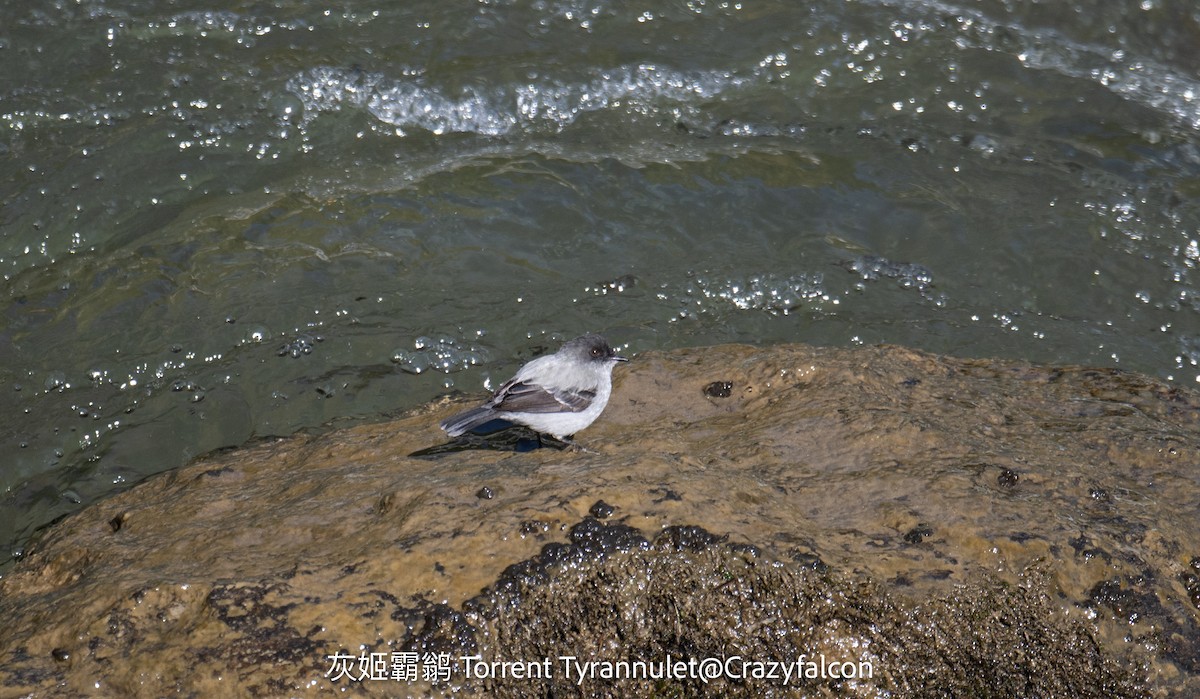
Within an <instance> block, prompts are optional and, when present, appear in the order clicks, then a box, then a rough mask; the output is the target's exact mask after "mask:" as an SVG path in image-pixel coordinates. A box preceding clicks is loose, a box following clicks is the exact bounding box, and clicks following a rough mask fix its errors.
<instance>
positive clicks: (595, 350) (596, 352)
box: [592, 347, 600, 357]
mask: <svg viewBox="0 0 1200 699" xmlns="http://www.w3.org/2000/svg"><path fill="white" fill-rule="evenodd" d="M592 356H593V357H599V356H600V348H599V347H593V348H592Z"/></svg>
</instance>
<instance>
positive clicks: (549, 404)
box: [492, 381, 596, 413]
mask: <svg viewBox="0 0 1200 699" xmlns="http://www.w3.org/2000/svg"><path fill="white" fill-rule="evenodd" d="M595 397H596V392H595V391H568V390H564V389H560V388H555V389H547V388H545V387H544V386H539V385H537V384H533V383H527V382H524V381H521V382H515V381H514V382H510V383H507V384H505V385H503V386H501V387H500V390H498V391H496V395H495V396H494V397H493V398H492V401H493V402H492V409H493V410H507V411H510V412H515V413H577V412H580V411H581V410H586V409H587V407H588V406H589V405H591V404H592V399H593V398H595Z"/></svg>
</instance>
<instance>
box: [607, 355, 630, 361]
mask: <svg viewBox="0 0 1200 699" xmlns="http://www.w3.org/2000/svg"><path fill="white" fill-rule="evenodd" d="M609 359H611V360H613V361H614V362H628V361H629V357H622V356H621V355H619V354H614V355H613V356H611V357H609Z"/></svg>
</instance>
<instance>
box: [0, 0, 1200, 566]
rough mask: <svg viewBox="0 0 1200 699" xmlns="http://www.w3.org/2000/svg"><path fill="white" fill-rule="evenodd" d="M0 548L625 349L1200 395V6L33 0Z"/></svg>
mask: <svg viewBox="0 0 1200 699" xmlns="http://www.w3.org/2000/svg"><path fill="white" fill-rule="evenodd" d="M0 16H3V17H4V18H5V19H4V21H3V22H2V23H0V66H2V69H0V289H2V293H0V396H3V398H2V399H0V448H2V449H3V457H2V458H0V494H2V497H0V546H5V547H6V549H5V551H4V553H5V554H10V553H11V554H12V555H20V554H21V551H22V549H23V546H24V542H25V541H26V539H27V538H28V536H29V535H30V534H31V533H32V532H33V531H34V530H35V529H36V528H37V527H39V526H41V525H44V524H45V523H46V522H48V521H50V520H52V519H53V518H55V517H57V516H60V515H62V514H65V513H68V512H71V511H74V510H76V509H78V508H79V507H81V506H82V505H84V504H86V503H88V502H92V501H94V500H96V499H97V498H100V497H103V496H105V495H107V494H111V493H113V492H115V491H117V490H120V489H123V488H126V487H128V486H129V485H130V484H132V483H135V482H137V481H138V480H140V479H142V478H144V477H145V476H147V475H149V474H153V473H157V472H161V471H164V470H168V469H171V468H174V467H177V466H179V465H181V464H183V463H185V462H186V461H187V460H188V459H190V458H192V457H194V456H196V455H198V454H202V453H205V452H208V451H211V450H213V449H217V448H221V447H228V446H234V445H240V444H243V443H245V442H246V441H247V440H250V439H253V438H255V437H260V436H264V435H276V434H290V433H293V432H296V431H298V430H305V429H317V428H320V427H322V426H326V425H329V424H330V423H334V422H340V421H346V420H363V419H377V418H378V417H379V416H381V415H385V414H394V413H396V412H398V411H401V410H404V409H407V408H411V407H413V406H416V405H419V404H421V403H423V402H426V401H429V400H431V399H433V398H435V397H437V396H438V395H441V394H444V393H446V392H449V391H451V390H459V391H464V392H471V393H482V392H483V391H484V390H485V389H486V388H488V387H495V385H496V383H497V382H498V381H500V380H503V379H504V378H506V377H507V375H508V374H509V372H511V371H512V370H513V368H514V367H515V366H516V365H517V364H518V363H519V362H520V361H523V360H524V359H527V358H528V357H529V356H531V355H532V354H534V353H536V352H538V351H542V350H543V349H544V348H553V347H555V346H556V345H557V343H558V342H560V341H561V340H563V339H565V338H569V337H571V336H573V335H575V334H579V333H581V332H583V331H586V330H593V331H598V332H603V333H605V334H607V335H608V336H609V338H610V339H611V340H613V341H614V343H617V344H620V345H621V346H622V347H624V348H625V350H626V351H627V352H629V353H633V354H635V355H636V353H637V352H639V351H642V350H646V349H650V348H671V347H679V346H692V345H704V344H712V343H723V342H752V343H762V344H771V343H778V342H808V343H816V344H828V345H858V344H871V343H881V342H887V343H899V344H904V345H910V346H914V347H919V348H923V349H927V350H931V351H935V352H941V353H949V354H955V355H961V356H980V357H993V356H994V357H1008V358H1021V359H1029V360H1034V361H1039V362H1056V363H1074V364H1094V365H1104V366H1118V367H1122V368H1127V369H1132V370H1137V371H1141V372H1146V373H1148V374H1151V375H1154V376H1157V377H1160V378H1163V379H1166V380H1169V381H1172V382H1176V383H1178V384H1179V385H1183V386H1189V387H1191V386H1195V384H1196V382H1197V380H1200V369H1198V367H1197V362H1198V361H1200V271H1197V269H1196V266H1197V263H1198V262H1200V230H1198V228H1200V210H1198V207H1197V195H1198V194H1200V136H1198V131H1197V129H1200V74H1197V71H1196V66H1197V65H1200V48H1198V47H1200V10H1198V9H1196V6H1195V5H1194V3H1191V2H1187V1H1186V0H1145V1H1143V2H1141V3H1112V2H1102V1H1101V0H1088V1H1081V2H1072V3H1066V2H1054V3H1039V2H1033V1H1021V0H1009V1H1000V0H995V1H991V0H980V1H978V2H967V1H965V0H963V1H960V2H918V1H916V0H890V1H889V0H875V1H870V0H864V1H861V2H843V1H842V0H825V1H821V0H818V1H816V2H808V3H799V2H784V1H779V0H743V1H742V2H732V1H726V2H720V1H713V0H678V1H673V2H661V1H660V2H647V3H640V4H639V3H628V2H624V1H623V0H537V1H533V2H515V1H508V0H479V1H478V2H475V3H442V2H429V1H428V0H412V1H410V2H404V3H381V2H376V3H371V2H360V1H357V0H349V1H347V2H342V3H337V4H322V3H312V2H300V1H299V0H270V1H266V2H230V3H225V4H214V3H212V2H211V1H210V2H201V1H190V0H135V1H134V2H126V3H114V2H111V1H106V0H37V1H36V2H30V1H28V0H0Z"/></svg>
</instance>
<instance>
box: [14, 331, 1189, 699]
mask: <svg viewBox="0 0 1200 699" xmlns="http://www.w3.org/2000/svg"><path fill="white" fill-rule="evenodd" d="M714 376H718V377H720V381H721V382H722V386H724V385H726V384H728V385H729V386H730V392H729V395H728V396H719V397H718V398H717V399H714V396H713V394H712V392H711V391H706V390H705V389H706V387H708V386H711V385H712V383H713V377H714ZM721 393H723V391H722V392H721ZM459 407H461V406H458V405H449V404H439V405H435V406H429V407H428V408H426V409H424V410H421V411H418V412H416V413H415V414H412V415H410V416H408V417H405V418H403V419H400V420H396V421H394V422H389V423H383V424H374V425H362V426H358V427H353V428H349V429H341V430H336V431H331V432H328V433H326V434H324V435H321V436H316V437H313V436H296V437H293V438H288V439H274V440H268V441H264V442H262V443H258V444H255V445H251V446H247V447H245V448H243V449H240V450H237V451H233V452H223V453H219V454H214V455H211V456H209V457H206V458H203V459H200V460H198V461H196V462H195V463H193V464H191V465H189V466H188V467H186V468H182V469H179V470H176V471H173V472H169V473H165V474H162V475H160V476H157V477H154V478H151V479H148V480H147V481H146V482H144V483H142V484H140V485H138V486H137V487H135V488H133V489H131V490H129V491H127V492H125V493H122V494H120V495H117V496H115V497H112V498H110V499H108V500H105V501H103V502H100V503H97V504H95V505H93V506H90V507H88V508H86V509H84V510H83V511H81V512H80V513H78V514H77V515H75V516H72V517H70V518H68V519H66V520H63V521H61V522H58V523H57V524H55V525H54V526H52V527H50V528H49V529H48V530H46V531H45V532H44V533H43V535H42V536H41V538H40V540H39V541H38V542H37V543H36V544H35V545H34V546H32V547H31V552H30V553H29V554H28V555H27V556H26V557H25V559H23V560H22V561H20V562H19V563H18V564H17V565H16V567H15V568H14V569H13V570H12V571H11V572H10V573H9V574H8V575H7V576H5V577H4V578H3V579H2V580H0V618H3V619H4V620H5V623H4V627H3V630H0V695H3V696H9V695H32V696H56V697H57V696H96V695H108V696H147V697H150V696H154V697H157V696H164V695H168V694H170V695H176V694H179V695H184V696H210V695H220V696H256V697H258V696H261V697H274V696H310V695H312V696H316V695H318V694H325V693H329V692H330V691H339V690H350V691H351V692H353V693H355V694H365V695H371V696H404V695H425V694H429V693H432V694H435V695H437V694H442V693H455V694H457V695H459V696H476V695H478V696H485V695H486V696H527V695H531V694H534V695H550V694H552V695H554V696H560V695H561V696H663V695H666V696H676V695H684V696H692V695H697V694H700V693H703V692H705V691H708V692H711V693H715V694H721V695H730V696H792V695H793V694H794V692H795V691H796V690H797V687H799V691H800V692H801V693H803V694H805V695H806V696H855V697H858V696H879V695H880V694H882V693H884V692H888V693H890V696H893V697H918V696H928V695H930V694H932V693H939V694H944V695H946V696H973V695H985V694H990V695H992V696H1070V697H1133V696H1148V695H1149V694H1150V693H1151V692H1154V693H1171V694H1176V695H1188V694H1196V693H1200V648H1198V642H1197V639H1200V623H1198V619H1200V613H1198V610H1197V602H1196V599H1197V598H1198V596H1197V595H1196V594H1195V592H1194V590H1195V589H1197V587H1198V586H1197V585H1193V584H1192V583H1193V582H1194V581H1195V579H1196V578H1197V574H1196V571H1197V570H1200V564H1196V563H1195V561H1197V560H1200V558H1198V557H1200V543H1198V539H1197V537H1196V531H1197V525H1198V521H1197V520H1198V516H1197V513H1198V512H1200V488H1198V482H1197V481H1198V478H1200V476H1198V475H1197V474H1200V468H1198V465H1200V459H1198V456H1197V444H1200V440H1198V439H1197V437H1198V436H1200V435H1198V432H1200V428H1198V425H1200V410H1198V408H1200V397H1198V396H1197V395H1196V394H1195V393H1192V392H1190V391H1186V390H1182V389H1178V388H1174V387H1171V386H1169V385H1166V384H1163V383H1160V382H1158V381H1155V380H1152V379H1149V378H1146V377H1142V376H1138V375H1135V374H1128V373H1122V372H1118V371H1112V370H1093V369H1081V368H1046V367H1038V366H1031V365H1028V364H1020V363H1008V362H993V361H981V360H961V359H950V358H944V357H937V356H933V355H928V354H923V353H919V352H914V351H910V350H906V349H900V348H892V347H880V348H866V349H852V350H846V349H819V348H811V347H804V346H788V347H773V348H765V349H760V348H750V347H742V346H722V347H716V348H706V349H697V350H686V351H677V352H670V353H647V354H644V355H641V356H639V357H637V358H636V359H635V361H633V362H631V363H630V364H629V365H627V366H623V367H621V368H619V369H618V371H617V381H616V386H615V389H614V395H613V399H612V402H611V403H610V407H609V408H608V411H607V412H606V413H605V414H604V416H602V417H601V419H600V420H598V421H597V422H596V424H595V425H593V426H592V427H591V428H589V429H588V430H586V431H585V432H583V433H581V434H580V435H577V436H576V439H577V441H578V442H579V443H580V444H581V445H582V446H583V447H585V450H567V451H558V450H554V449H535V450H533V451H530V452H514V451H494V450H484V449H469V450H458V451H455V450H453V449H451V450H444V451H438V450H430V447H436V446H437V445H439V444H441V443H443V442H444V441H445V440H444V435H443V434H442V433H441V431H440V430H439V429H438V428H437V423H438V420H439V419H440V418H442V417H445V416H446V415H449V414H450V413H451V412H452V411H454V410H456V409H458V408H459ZM413 453H426V454H430V455H429V456H426V457H421V458H415V457H412V456H409V455H410V454H413ZM481 484H487V485H486V486H485V487H486V489H487V491H488V495H487V496H482V495H480V493H481V492H483V489H482V488H481ZM1096 493H1103V497H1097V496H1096ZM601 503H602V504H603V505H604V507H603V508H600V509H601V510H602V514H604V515H605V516H606V517H607V518H606V519H604V520H603V521H601V520H598V519H596V517H599V516H600V514H598V513H597V512H595V511H593V510H595V509H596V507H597V506H598V505H600V504H601ZM592 515H594V516H592ZM476 656H478V657H476ZM560 656H573V657H574V658H575V661H576V662H577V663H578V667H577V668H573V667H572V666H571V665H570V661H567V660H562V659H560ZM705 658H716V659H717V665H719V667H717V666H716V665H712V664H711V663H710V664H709V665H708V666H704V665H703V664H702V663H701V661H702V660H704V659H705ZM587 662H591V663H593V664H592V665H590V666H585V665H584V663H587ZM776 662H777V663H778V665H772V664H771V663H776ZM622 663H624V664H622ZM638 663H640V664H638ZM585 667H586V671H585ZM704 667H708V669H709V670H713V669H714V668H716V674H715V675H714V676H712V677H708V678H701V677H700V676H699V675H700V673H701V672H702V671H703V668H704ZM786 668H791V672H792V673H793V674H792V675H791V676H790V680H789V681H788V684H787V685H785V684H784V683H783V679H782V677H781V675H782V673H783V672H784V670H785V669H786ZM868 668H869V675H868ZM574 670H577V672H574ZM676 670H679V672H675V671H676ZM771 670H774V671H775V674H777V675H780V676H779V677H774V678H772V677H767V676H759V675H766V674H767V673H768V671H771ZM572 672H574V674H570V673H572ZM621 672H624V673H625V674H627V675H628V674H631V673H634V674H636V673H645V675H647V676H649V677H650V679H610V678H611V677H612V675H613V673H618V674H619V673H621ZM653 672H659V673H660V674H659V675H654V674H652V673H653ZM664 672H665V673H668V676H667V677H663V676H662V674H661V673H664ZM835 672H836V673H837V674H839V675H841V676H840V677H834V676H831V674H832V673H835ZM588 673H590V674H588ZM606 673H607V674H606ZM797 673H798V675H799V676H798V675H797ZM580 674H582V675H584V676H583V677H582V678H580V677H579V675H580ZM847 674H851V675H853V676H852V677H847V676H846V675H847ZM809 675H812V676H809ZM638 676H639V677H641V676H643V675H638ZM655 677H657V679H655Z"/></svg>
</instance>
